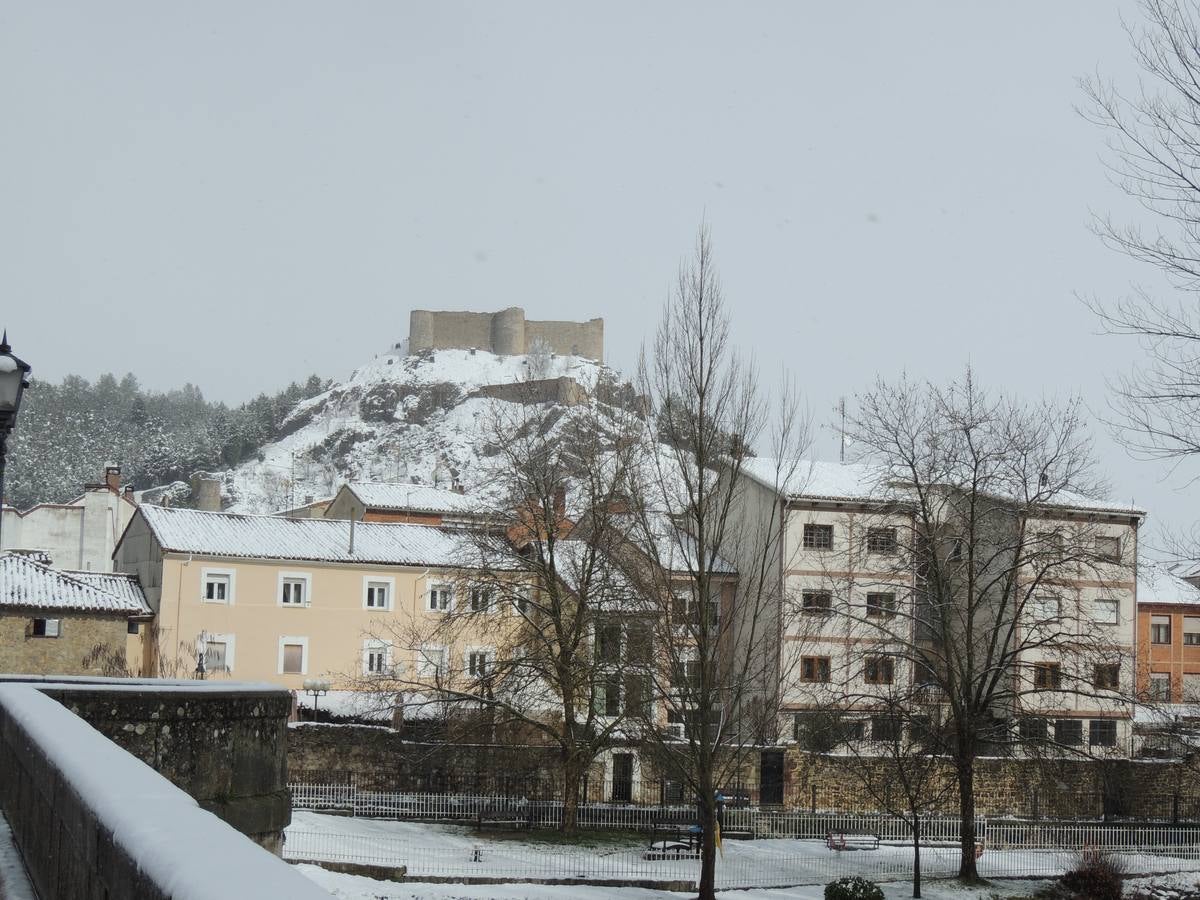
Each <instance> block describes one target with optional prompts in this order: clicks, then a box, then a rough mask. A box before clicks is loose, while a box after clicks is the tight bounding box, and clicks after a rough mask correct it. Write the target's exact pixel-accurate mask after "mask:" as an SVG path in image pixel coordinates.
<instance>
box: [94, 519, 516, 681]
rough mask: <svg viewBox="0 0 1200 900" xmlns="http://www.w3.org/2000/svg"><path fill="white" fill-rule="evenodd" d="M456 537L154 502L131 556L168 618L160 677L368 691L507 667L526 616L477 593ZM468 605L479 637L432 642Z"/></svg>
mask: <svg viewBox="0 0 1200 900" xmlns="http://www.w3.org/2000/svg"><path fill="white" fill-rule="evenodd" d="M464 558H466V550H465V548H464V544H463V541H462V537H461V535H459V534H456V533H455V532H453V531H450V530H446V529H441V528H434V527H429V526H422V525H411V524H383V523H365V522H355V521H337V520H326V519H287V518H280V517H277V516H250V515H233V514H229V513H217V512H201V511H197V510H187V509H168V508H162V507H155V506H148V505H147V506H142V507H140V508H139V510H138V513H137V514H136V515H135V516H134V518H133V520H132V521H131V522H130V525H129V527H128V528H127V529H126V532H125V534H124V535H123V537H122V538H121V541H120V543H119V544H118V546H117V550H116V554H115V564H116V567H117V569H118V570H119V571H122V572H128V573H131V574H136V575H138V576H139V578H140V580H141V583H142V585H143V586H144V588H145V592H146V596H147V599H148V601H149V603H150V606H151V607H152V608H153V610H154V611H155V613H156V621H157V625H158V628H157V640H156V641H155V642H151V641H149V640H148V641H147V642H146V645H145V648H144V658H143V666H144V669H143V671H145V672H146V673H149V674H165V675H171V674H181V675H187V674H189V673H190V672H191V671H192V670H193V669H194V668H195V662H194V654H195V647H196V645H197V644H198V643H199V642H201V641H202V642H203V643H204V645H205V647H206V651H207V652H206V654H205V657H206V662H207V668H208V669H209V671H210V673H211V674H212V675H229V676H232V677H234V678H237V679H238V680H240V681H241V680H247V681H266V682H271V683H274V684H279V685H281V686H283V687H287V688H290V689H293V690H300V689H302V687H303V683H304V681H305V679H306V678H311V677H314V676H320V677H326V678H329V679H330V680H332V681H333V683H334V688H335V689H339V688H362V687H364V686H366V685H364V683H363V680H364V679H367V680H369V679H370V678H371V677H372V676H386V675H389V674H397V675H399V676H400V677H402V678H405V679H411V678H416V679H425V678H426V677H429V678H432V677H434V676H435V675H439V674H448V673H455V672H462V673H469V672H471V671H472V670H478V669H479V667H481V666H486V665H487V664H488V660H489V657H490V659H494V658H495V653H496V652H497V650H498V646H497V645H498V644H499V643H501V642H502V640H503V636H504V635H505V634H506V633H507V626H508V625H509V624H511V623H512V622H513V621H514V620H515V619H516V618H517V617H516V615H515V614H513V613H512V611H510V610H506V609H501V608H500V607H499V604H496V605H495V608H494V609H492V608H491V607H490V606H489V605H488V603H487V602H486V600H487V598H483V597H482V596H477V595H476V592H475V591H473V590H472V589H471V588H469V587H466V585H467V584H468V583H469V572H467V571H466V570H464V569H463V567H462V560H463V559H464ZM460 604H473V605H477V606H478V605H482V606H483V607H484V608H485V609H487V610H488V612H489V613H490V614H491V615H494V617H495V618H494V619H493V618H491V615H485V616H480V617H478V621H479V623H480V629H479V631H480V633H479V637H478V639H472V640H466V639H456V640H455V641H453V642H450V641H439V640H438V639H436V638H434V639H427V638H428V636H429V635H431V634H434V633H435V632H436V631H437V630H438V623H439V621H440V620H441V619H444V618H445V617H446V616H447V613H449V612H451V611H453V610H455V609H458V608H460Z"/></svg>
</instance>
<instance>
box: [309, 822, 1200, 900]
mask: <svg viewBox="0 0 1200 900" xmlns="http://www.w3.org/2000/svg"><path fill="white" fill-rule="evenodd" d="M548 837H549V838H552V837H553V836H552V835H550V836H548ZM647 843H648V838H646V837H644V836H637V835H631V836H628V837H624V838H619V837H616V836H612V837H607V836H606V838H605V839H604V840H602V841H599V842H598V843H597V845H596V846H593V847H583V846H562V845H559V844H556V843H554V842H553V841H552V840H548V839H541V840H539V838H538V836H537V833H536V832H535V833H533V834H531V835H528V836H522V837H521V838H520V839H508V838H503V837H496V836H494V835H488V834H482V835H481V834H476V833H475V832H473V831H472V830H471V829H470V828H467V827H465V826H454V825H429V824H422V823H416V822H395V821H388V820H380V819H353V818H344V817H339V816H328V815H321V814H319V813H312V812H305V811H300V810H298V811H296V812H295V814H294V818H293V821H292V825H291V826H290V827H289V828H288V831H287V845H286V848H285V856H286V858H288V859H291V860H311V861H320V860H329V861H344V862H360V863H373V864H378V865H392V866H400V865H403V866H406V867H407V869H408V873H409V875H410V876H414V877H417V878H419V877H421V876H422V875H426V876H431V877H434V876H436V877H448V878H472V877H475V878H495V879H499V880H517V879H522V878H524V879H554V878H559V879H564V878H583V879H589V880H601V879H620V880H646V881H663V882H665V881H695V879H696V877H697V875H698V870H699V863H698V862H696V861H695V860H688V859H665V860H647V859H644V858H643V851H644V850H645V848H646V845H647ZM1190 849H1191V850H1193V851H1194V850H1195V849H1196V848H1190ZM1194 855H1195V854H1194V853H1193V856H1194ZM1076 857H1077V853H1076V852H1075V851H1065V850H987V851H985V853H984V855H983V857H982V858H981V859H980V861H979V871H980V874H981V875H982V876H983V877H985V878H1003V877H1027V876H1043V877H1053V876H1055V875H1059V874H1062V872H1064V871H1066V869H1067V868H1069V867H1070V866H1071V865H1072V864H1073V863H1074V862H1075V860H1076ZM957 859H958V850H957V848H956V847H947V846H938V847H925V848H923V850H922V854H921V864H922V870H923V871H924V872H925V873H926V874H927V876H928V877H930V878H938V877H949V876H951V875H952V874H953V873H954V872H955V871H956V870H957ZM1125 863H1126V867H1127V869H1128V870H1129V871H1132V872H1139V873H1150V872H1162V873H1169V872H1173V871H1181V870H1190V869H1194V868H1196V867H1197V866H1198V863H1197V860H1196V859H1194V858H1193V859H1182V858H1175V857H1168V856H1163V855H1158V854H1145V853H1139V854H1132V853H1131V854H1127V855H1126V857H1125ZM911 866H912V851H911V848H909V847H907V846H904V845H890V844H885V845H883V846H881V847H880V848H879V849H878V850H875V851H866V850H863V851H842V852H838V851H835V850H830V849H828V848H827V847H826V846H825V845H824V843H823V842H822V841H812V840H795V839H766V840H755V841H727V842H726V843H725V848H724V851H723V854H722V857H721V859H720V860H719V861H718V865H717V883H718V886H719V887H728V888H778V887H787V886H793V885H822V884H825V883H826V882H828V881H830V880H832V879H834V878H837V877H840V876H843V875H863V876H866V877H869V878H872V879H874V880H879V881H902V880H904V879H906V878H908V877H909V874H910V872H911ZM347 896H354V895H347ZM386 896H393V895H390V894H389V895H386ZM395 896H406V895H403V894H400V895H395ZM464 896H465V895H464ZM505 896H507V895H505ZM514 896H518V895H514ZM739 896H745V895H739ZM797 896H800V897H803V896H806V895H804V894H803V893H801V894H798V895H797Z"/></svg>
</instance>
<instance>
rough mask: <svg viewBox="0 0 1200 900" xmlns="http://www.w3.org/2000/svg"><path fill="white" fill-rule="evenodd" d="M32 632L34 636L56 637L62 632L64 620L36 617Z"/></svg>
mask: <svg viewBox="0 0 1200 900" xmlns="http://www.w3.org/2000/svg"><path fill="white" fill-rule="evenodd" d="M31 633H32V634H33V636H34V637H45V638H56V637H58V636H59V635H60V634H61V633H62V620H61V619H34V620H33V625H32V626H31Z"/></svg>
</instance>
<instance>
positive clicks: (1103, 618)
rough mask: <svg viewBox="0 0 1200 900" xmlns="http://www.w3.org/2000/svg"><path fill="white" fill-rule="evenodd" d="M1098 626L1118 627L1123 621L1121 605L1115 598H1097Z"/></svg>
mask: <svg viewBox="0 0 1200 900" xmlns="http://www.w3.org/2000/svg"><path fill="white" fill-rule="evenodd" d="M1095 619H1096V624H1097V625H1117V624H1119V623H1120V621H1121V603H1120V601H1119V600H1117V599H1115V598H1113V597H1097V598H1096V604H1095Z"/></svg>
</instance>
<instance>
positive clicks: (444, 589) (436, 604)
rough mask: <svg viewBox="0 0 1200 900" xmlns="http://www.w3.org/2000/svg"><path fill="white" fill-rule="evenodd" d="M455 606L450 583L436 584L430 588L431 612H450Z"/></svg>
mask: <svg viewBox="0 0 1200 900" xmlns="http://www.w3.org/2000/svg"><path fill="white" fill-rule="evenodd" d="M453 606H454V594H453V592H452V591H451V590H450V585H448V584H435V585H433V586H432V587H430V588H429V609H430V611H431V612H449V611H450V609H451V608H452V607H453Z"/></svg>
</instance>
